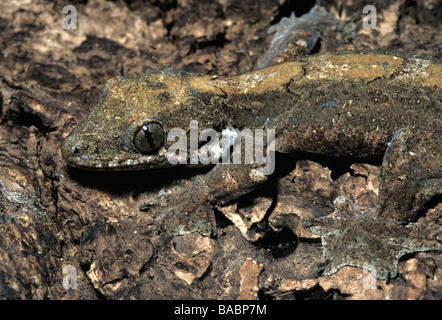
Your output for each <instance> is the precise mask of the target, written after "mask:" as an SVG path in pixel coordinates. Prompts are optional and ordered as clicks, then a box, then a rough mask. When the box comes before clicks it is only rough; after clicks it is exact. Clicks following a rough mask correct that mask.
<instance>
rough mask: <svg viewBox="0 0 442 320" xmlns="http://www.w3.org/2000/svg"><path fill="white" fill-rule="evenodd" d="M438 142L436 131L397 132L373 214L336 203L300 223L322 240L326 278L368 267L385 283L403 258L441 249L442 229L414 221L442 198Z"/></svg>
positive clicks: (441, 152)
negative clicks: (344, 270)
mask: <svg viewBox="0 0 442 320" xmlns="http://www.w3.org/2000/svg"><path fill="white" fill-rule="evenodd" d="M441 137H442V132H441V131H440V130H426V129H420V128H406V129H402V130H400V131H399V132H398V133H397V134H396V135H395V136H394V138H393V139H392V141H391V144H390V146H389V148H388V149H387V151H386V153H385V156H384V160H383V164H382V171H381V175H380V190H379V198H378V202H377V205H376V208H374V209H365V210H364V209H361V208H359V207H358V206H356V205H355V204H353V203H352V202H351V201H350V200H349V199H348V198H346V197H339V198H337V199H336V200H335V202H334V204H335V211H334V212H333V213H332V214H331V215H328V216H326V217H322V218H314V219H311V220H306V221H305V222H304V225H305V226H306V227H311V229H312V231H313V232H314V233H317V234H319V235H321V240H322V245H323V259H322V268H323V274H324V275H330V274H333V273H334V272H336V271H337V270H338V269H339V268H341V267H342V266H345V265H350V266H357V267H367V266H370V270H371V271H375V272H372V273H374V274H373V275H374V276H375V277H377V278H379V279H388V278H389V277H394V276H396V274H397V264H398V261H399V259H400V257H402V256H403V255H404V254H407V253H413V252H418V251H426V250H440V249H442V228H441V226H440V225H438V224H430V223H419V221H416V218H417V213H418V212H419V210H421V209H422V208H424V206H425V204H426V203H427V202H428V201H429V200H430V199H432V198H433V197H435V196H437V195H440V194H442V157H441V155H442V146H441V144H440V141H441Z"/></svg>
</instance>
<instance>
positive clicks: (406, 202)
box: [62, 52, 442, 278]
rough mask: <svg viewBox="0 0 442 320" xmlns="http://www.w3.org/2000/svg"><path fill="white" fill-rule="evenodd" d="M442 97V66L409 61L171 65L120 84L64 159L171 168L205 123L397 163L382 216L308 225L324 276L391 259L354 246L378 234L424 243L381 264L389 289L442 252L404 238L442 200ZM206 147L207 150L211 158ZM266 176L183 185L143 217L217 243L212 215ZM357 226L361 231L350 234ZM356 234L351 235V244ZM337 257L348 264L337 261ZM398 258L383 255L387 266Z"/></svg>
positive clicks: (283, 148)
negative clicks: (180, 133) (179, 134)
mask: <svg viewBox="0 0 442 320" xmlns="http://www.w3.org/2000/svg"><path fill="white" fill-rule="evenodd" d="M441 87H442V64H441V63H440V61H439V60H436V59H431V58H424V57H419V56H412V55H405V54H397V55H394V54H383V53H362V52H337V53H324V54H317V55H312V56H308V57H305V58H302V59H299V60H297V61H292V62H287V63H283V64H279V65H275V66H271V67H267V68H263V69H259V70H254V71H251V72H247V73H244V74H241V75H238V76H233V77H222V76H213V75H202V74H194V73H189V72H185V71H182V70H179V69H176V68H174V67H170V66H166V67H162V68H158V69H156V70H153V71H151V72H149V73H146V74H144V75H141V76H140V77H138V78H135V79H128V78H125V77H121V76H120V77H116V78H114V79H111V80H110V81H109V82H108V83H107V85H106V86H105V88H104V90H103V92H102V93H101V96H100V100H99V103H98V104H97V105H96V106H95V107H94V108H93V109H92V110H91V112H90V114H89V115H88V116H87V118H86V119H85V120H84V121H83V122H82V123H81V124H79V125H78V127H77V128H76V129H75V130H74V131H73V132H72V133H71V134H70V136H69V137H68V138H67V139H66V140H65V141H64V144H63V147H62V152H63V156H64V158H65V159H66V161H67V162H68V164H69V165H71V166H74V167H78V168H82V169H86V170H144V169H156V168H164V167H169V166H172V164H171V163H170V161H168V158H167V150H168V148H170V147H171V146H172V145H173V144H174V143H175V141H169V140H168V139H167V135H168V132H169V131H170V130H171V129H172V128H183V129H185V130H186V129H188V128H189V122H190V121H192V120H193V121H197V122H198V132H199V133H201V132H202V131H203V130H205V129H211V128H212V129H216V130H218V131H219V130H220V128H226V127H231V128H238V129H242V128H250V129H257V128H260V129H262V128H264V129H274V130H275V144H274V147H275V151H276V152H283V153H286V152H297V151H303V152H311V153H318V154H326V155H329V156H336V157H340V156H353V157H356V158H363V157H369V156H375V155H383V154H385V156H384V162H383V168H382V174H381V177H380V179H381V181H380V191H379V200H378V204H377V206H376V208H374V210H373V211H372V212H370V213H366V212H362V211H360V210H358V208H357V207H356V206H354V205H353V204H351V203H350V202H349V200H348V199H342V198H340V199H338V200H337V201H336V204H337V205H336V208H337V209H336V212H335V213H333V214H332V215H329V216H327V217H324V218H314V219H311V220H310V221H306V226H307V227H312V230H313V231H315V232H317V233H318V234H321V236H322V239H323V245H324V265H325V271H324V274H330V273H333V272H335V271H336V270H337V269H338V268H339V267H340V266H342V265H346V264H350V265H357V266H362V264H363V262H364V263H367V261H368V263H371V264H375V265H376V261H379V259H378V258H379V257H378V256H377V255H376V254H375V256H374V257H370V254H369V253H368V254H367V253H366V252H365V251H370V248H372V247H370V245H371V246H372V245H373V241H372V240H373V239H371V238H370V239H369V240H370V241H371V242H370V241H365V242H364V241H359V242H360V243H365V244H366V245H367V246H369V249H367V250H364V252H363V253H362V257H359V256H358V254H361V250H360V246H357V245H353V247H352V245H351V242H352V241H353V242H354V239H358V237H364V234H366V233H368V234H370V233H374V234H378V235H379V237H380V238H379V239H378V240H377V242H376V245H378V246H379V245H381V244H382V245H383V244H385V243H387V242H388V241H387V240H388V239H392V238H394V237H398V238H397V239H396V241H398V242H400V244H404V243H405V241H404V240H403V237H402V236H401V235H400V234H401V232H405V233H406V234H407V235H408V234H412V235H413V237H412V240H410V241H411V242H410V243H409V244H406V245H405V246H406V248H403V246H402V247H401V246H400V245H399V244H393V245H392V246H393V247H394V246H395V245H399V247H400V248H399V247H398V248H399V249H400V250H399V249H397V250H395V251H394V250H393V251H394V252H393V253H391V257H387V258H385V259H384V260H382V259H381V260H382V261H387V262H385V263H382V264H381V265H376V266H377V268H378V269H379V270H382V271H381V272H379V273H378V277H379V278H387V277H388V275H390V276H394V275H395V272H396V264H397V259H399V257H400V256H401V255H403V254H404V253H407V252H414V251H419V250H428V249H440V248H441V247H442V246H441V237H440V226H433V227H431V228H430V227H428V228H427V229H428V230H427V229H426V230H424V231H422V230H421V229H416V230H414V229H413V230H412V231H410V230H406V229H404V228H405V227H403V226H408V225H409V224H410V223H411V222H412V221H413V219H415V218H416V212H418V210H419V209H421V208H422V207H423V206H424V205H425V203H426V202H427V201H428V200H429V199H431V198H433V197H434V196H435V195H437V194H440V193H441V191H442V180H441V179H442V164H441V154H442V149H441V144H440V141H441V137H442V135H441V129H442V117H441V115H442V102H441V101H442V95H441ZM187 132H188V131H187ZM204 145H205V144H204V142H200V145H199V148H204ZM387 149H388V150H387ZM386 150H387V152H386ZM189 165H190V164H189ZM276 165H277V164H276ZM195 166H200V164H196V165H195ZM260 166H262V165H259V164H257V163H251V164H221V163H220V164H217V165H215V166H214V167H213V168H212V169H211V170H210V171H209V172H208V173H207V174H205V175H204V176H197V177H195V178H194V179H193V181H192V185H191V186H190V187H188V186H180V185H177V186H175V187H173V188H170V189H169V190H167V191H166V192H161V193H160V194H159V195H158V196H157V197H155V198H154V199H151V200H150V201H149V202H147V203H145V204H143V205H141V208H142V209H144V210H147V211H148V212H149V213H150V214H152V215H153V216H155V217H156V218H157V224H158V228H159V230H160V231H163V232H166V233H168V234H183V233H190V232H195V231H198V232H200V233H201V234H204V235H209V234H210V233H212V232H213V230H214V229H215V221H214V218H213V212H212V205H214V204H216V203H221V202H226V201H229V200H231V199H233V198H235V197H237V196H240V195H242V194H245V193H247V192H249V191H250V190H252V189H253V188H255V187H256V186H257V185H259V184H261V183H263V182H264V181H266V180H267V178H268V176H266V175H264V174H262V172H260V171H259V170H257V169H259V168H260ZM347 200H348V201H347ZM326 219H328V220H326ZM346 219H347V220H346ZM364 219H365V220H364ZM387 222H388V223H387ZM351 223H353V224H355V223H356V226H357V228H354V227H351V228H348V226H350V225H351ZM386 225H389V226H391V225H393V226H394V228H393V227H389V228H387V229H385V226H386ZM365 226H368V227H367V228H368V229H367V228H365ZM364 228H365V229H364ZM395 228H396V229H395ZM359 229H361V230H359ZM393 229H394V230H393ZM345 230H350V231H351V234H350V236H348V237H347V238H349V240H345V234H344V233H345ZM392 230H393V231H392ZM401 230H402V231H401ZM404 230H405V231H404ZM391 232H393V234H392V233H391ZM386 239H387V240H386ZM410 239H411V238H410ZM346 241H347V242H346ZM331 243H332V244H333V247H330V244H331ZM327 244H328V246H327ZM396 247H397V246H396ZM388 248H391V246H390V247H388ZM336 250H338V251H339V252H341V253H340V254H341V255H344V257H342V258H333V257H330V255H331V256H333V255H336V252H335V251H336ZM346 250H347V251H349V252H352V253H351V257H348V253H345V252H347V251H346ZM388 250H389V249H388ZM388 250H387V249H385V248H384V249H382V250H381V253H382V255H383V256H385V255H386V253H385V252H386V251H388ZM390 251H391V250H390ZM342 252H344V253H342ZM377 254H378V255H379V253H377ZM362 261H363V262H362Z"/></svg>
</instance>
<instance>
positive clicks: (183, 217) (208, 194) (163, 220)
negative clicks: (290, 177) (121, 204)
mask: <svg viewBox="0 0 442 320" xmlns="http://www.w3.org/2000/svg"><path fill="white" fill-rule="evenodd" d="M263 169H264V168H263V166H262V165H259V164H256V163H253V164H217V165H215V166H214V168H213V169H212V170H211V171H209V172H208V173H206V174H205V175H201V176H196V177H194V178H193V179H191V181H190V182H188V183H181V184H178V185H176V186H175V187H173V188H170V189H168V190H167V191H160V193H159V194H158V195H157V196H156V197H154V198H153V199H151V200H149V201H147V202H144V203H142V204H141V205H140V209H141V210H145V211H148V213H149V214H150V215H152V216H154V217H155V218H156V227H155V229H156V231H159V232H164V233H166V234H169V235H177V234H186V233H192V232H199V233H200V234H202V235H205V236H208V235H211V234H216V223H215V218H214V213H213V208H212V206H213V205H215V204H219V203H225V202H228V201H230V200H232V199H234V198H237V197H239V196H241V195H243V194H246V193H248V192H250V191H251V190H253V189H254V188H255V187H256V186H257V185H259V184H261V183H263V182H265V181H266V180H267V175H266V174H265V170H263Z"/></svg>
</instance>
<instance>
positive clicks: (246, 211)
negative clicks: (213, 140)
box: [0, 0, 442, 299]
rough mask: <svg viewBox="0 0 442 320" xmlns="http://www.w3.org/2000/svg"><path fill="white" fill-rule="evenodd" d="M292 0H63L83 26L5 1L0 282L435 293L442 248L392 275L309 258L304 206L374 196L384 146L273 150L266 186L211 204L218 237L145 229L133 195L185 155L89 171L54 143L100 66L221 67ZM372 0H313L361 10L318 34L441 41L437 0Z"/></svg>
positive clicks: (143, 195) (180, 293)
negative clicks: (370, 9) (69, 161)
mask: <svg viewBox="0 0 442 320" xmlns="http://www.w3.org/2000/svg"><path fill="white" fill-rule="evenodd" d="M296 2H297V1H270V0H268V1H267V0H261V1H254V0H247V1H234V0H218V1H213V2H207V1H173V0H153V1H150V2H144V1H141V0H140V1H137V0H135V1H113V2H107V1H99V0H90V1H71V4H72V5H74V6H75V7H76V10H77V19H78V20H77V22H78V28H77V29H70V30H67V29H64V28H63V19H64V18H65V16H66V14H64V13H63V7H64V6H65V2H64V1H44V0H42V1H32V2H31V3H30V2H28V1H13V2H6V1H2V2H1V3H0V29H1V30H2V32H1V38H0V51H1V52H2V55H1V56H0V103H1V124H0V298H2V299H179V298H183V299H236V298H240V299H254V298H260V299H343V298H346V299H440V298H441V297H442V282H441V281H442V280H441V279H442V269H441V266H442V255H441V254H440V253H437V252H425V253H419V254H415V255H413V256H407V257H405V258H403V259H402V261H401V262H400V263H399V275H398V276H397V277H396V278H394V279H392V280H390V281H388V282H386V281H380V280H378V281H376V285H375V286H371V287H370V286H368V287H370V289H367V285H365V286H364V285H363V283H365V284H367V281H374V280H373V279H371V280H370V279H368V278H367V276H368V274H367V273H364V270H362V269H360V268H354V267H343V268H342V269H340V270H339V271H338V272H337V273H335V274H334V275H331V276H327V277H325V276H322V277H321V276H319V275H318V274H317V273H316V267H317V265H318V263H319V261H320V259H321V254H322V249H321V243H320V241H319V240H318V238H317V237H316V236H314V235H312V234H311V233H310V232H309V231H308V230H307V229H304V228H303V227H302V225H301V224H300V223H299V221H300V219H302V218H303V217H308V216H312V215H313V214H315V215H321V214H323V215H324V214H326V213H330V212H332V211H333V205H332V204H333V200H334V199H335V198H336V197H337V196H339V195H346V196H349V197H351V198H352V199H353V200H355V201H356V202H357V203H358V204H359V205H361V206H373V205H374V201H375V199H376V195H377V190H378V182H377V177H378V175H379V164H380V160H379V159H378V160H375V161H374V162H373V163H371V164H360V163H352V162H349V161H348V162H342V161H339V162H336V161H335V160H333V159H318V158H311V157H310V159H307V160H305V159H306V156H305V155H302V156H299V155H297V156H285V157H281V159H277V161H279V162H278V169H277V173H276V175H275V177H274V178H273V179H271V180H270V181H269V182H268V183H266V185H265V186H263V187H261V188H259V189H258V190H256V191H255V192H253V193H252V194H251V195H249V196H247V197H244V198H242V199H240V200H239V202H236V203H233V204H231V205H230V206H228V207H224V208H219V210H220V212H219V214H218V215H217V223H218V235H217V237H214V238H209V237H203V236H200V235H199V234H190V235H185V236H176V237H173V238H167V237H163V236H161V235H160V236H153V237H152V236H149V230H150V228H151V227H152V223H153V220H152V218H151V217H149V216H147V215H146V214H145V213H144V212H141V211H139V210H138V207H137V205H138V203H139V202H140V200H142V199H147V198H149V197H151V196H153V195H155V194H156V192H158V190H159V189H160V188H161V187H165V186H167V185H168V184H170V183H171V182H172V181H174V180H176V179H186V178H187V177H189V176H190V175H192V174H193V172H192V171H191V170H188V169H173V170H159V171H155V172H152V171H149V172H125V173H123V172H121V173H108V172H83V171H81V170H73V169H70V168H68V167H67V166H66V164H65V162H64V161H63V160H62V158H61V154H60V144H61V142H62V139H63V138H65V137H66V135H67V134H68V133H69V132H70V131H71V130H72V128H73V127H74V126H75V125H76V124H77V123H79V121H81V120H82V119H83V118H84V117H85V115H86V114H87V112H88V110H89V108H90V107H91V106H92V105H93V104H94V103H95V102H96V100H97V98H98V93H99V91H100V89H101V88H102V87H103V85H104V84H105V82H106V80H108V79H109V78H111V77H113V76H117V75H121V74H123V75H125V76H129V77H134V76H137V75H140V74H142V73H144V72H147V71H149V70H151V69H153V68H156V67H158V66H161V65H165V64H172V65H174V66H176V67H179V68H182V69H184V70H186V71H193V72H201V73H211V74H223V75H233V74H237V73H239V72H244V71H247V70H250V69H253V68H254V66H255V65H256V64H257V62H258V60H259V58H260V57H261V56H262V55H263V53H264V52H265V50H266V48H267V47H268V45H269V43H270V41H271V36H267V34H266V32H267V29H268V28H269V26H270V25H271V24H274V23H275V22H277V21H278V20H279V19H280V18H281V17H282V16H288V15H289V14H290V13H291V12H292V11H293V10H295V11H296V13H297V14H302V13H305V12H307V11H308V10H309V9H310V7H311V6H312V5H313V3H311V4H310V6H304V7H299V5H296ZM312 2H313V1H312ZM365 4H373V2H372V1H362V2H360V1H335V2H333V1H322V5H324V6H325V7H326V8H327V9H328V10H329V11H331V12H334V13H336V14H338V15H339V14H340V15H341V17H345V16H349V15H351V14H352V13H354V12H357V13H358V14H359V18H357V19H356V26H357V29H356V37H355V39H354V40H352V41H350V42H348V41H345V39H329V38H325V39H323V40H322V42H321V45H320V46H319V47H317V48H316V50H317V51H321V50H325V49H327V50H329V51H330V50H340V49H362V50H363V49H379V48H381V49H387V48H388V49H389V50H396V51H401V52H409V53H416V54H426V55H430V56H434V57H438V58H440V57H441V53H442V52H441V48H442V47H441V43H442V41H441V40H442V39H441V37H442V33H441V32H440V21H441V14H442V7H441V3H440V1H436V0H425V1H409V0H397V1H396V0H391V1H375V3H374V5H375V7H376V9H377V12H378V16H377V23H378V28H377V29H376V30H366V29H364V28H362V18H363V16H364V15H363V14H362V8H363V6H364V5H365ZM440 211H441V205H440V204H437V203H435V204H434V206H433V208H431V209H430V210H428V212H426V215H425V218H426V219H434V220H437V219H439V221H440V219H441V218H440ZM221 212H224V214H222V213H221ZM226 217H228V218H226ZM229 219H230V220H229ZM231 221H234V222H235V221H236V222H237V223H232V222H231ZM238 221H241V223H238ZM66 266H73V267H68V268H65V267H66ZM69 270H70V271H69ZM69 272H71V273H70V275H71V276H72V275H75V280H76V282H75V283H69V282H67V279H68V278H69ZM72 272H76V274H73V273H72ZM63 280H65V282H63ZM73 284H75V285H76V289H72V288H71V289H66V287H68V286H69V285H71V286H72V285H73Z"/></svg>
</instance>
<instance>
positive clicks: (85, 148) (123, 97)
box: [62, 66, 219, 170]
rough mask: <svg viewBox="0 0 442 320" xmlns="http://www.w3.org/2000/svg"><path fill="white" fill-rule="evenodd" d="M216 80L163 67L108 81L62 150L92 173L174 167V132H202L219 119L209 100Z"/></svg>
mask: <svg viewBox="0 0 442 320" xmlns="http://www.w3.org/2000/svg"><path fill="white" fill-rule="evenodd" d="M211 79H213V77H212V76H204V75H198V74H191V73H187V72H184V71H181V70H179V69H176V68H173V67H169V66H166V67H162V68H159V69H156V70H153V71H152V72H149V73H147V74H144V75H142V76H140V77H138V78H135V79H128V78H125V77H121V76H120V77H116V78H114V79H111V80H109V81H108V83H107V85H106V86H105V88H104V89H103V91H102V93H101V95H100V99H99V102H98V104H97V105H96V106H94V107H93V108H92V110H91V112H90V113H89V115H88V116H87V117H86V118H85V119H84V120H83V121H82V122H81V123H80V124H79V125H78V126H77V127H76V128H75V129H74V130H73V131H72V133H71V134H70V135H69V136H68V137H67V138H66V139H65V141H64V142H63V145H62V154H63V157H64V158H65V160H66V161H67V163H68V164H69V165H71V166H73V167H78V168H82V169H89V170H137V169H155V168H163V167H170V166H173V165H176V164H172V163H171V162H170V161H169V159H168V153H167V151H168V148H169V147H170V146H171V145H173V144H174V143H175V141H169V140H168V139H167V138H168V133H169V132H170V130H171V129H176V128H180V129H183V130H186V131H187V132H188V131H189V123H190V121H192V120H196V121H198V123H199V124H204V125H203V126H200V128H199V130H200V131H201V130H204V129H206V128H208V126H210V125H212V124H213V122H214V119H216V118H217V115H216V114H215V112H216V111H215V110H213V111H212V110H211V109H213V108H207V107H206V106H207V101H208V100H210V99H211V97H213V96H214V95H217V94H219V92H216V90H218V89H217V88H214V87H211V86H210V85H209V84H208V82H209V81H210V80H211Z"/></svg>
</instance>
